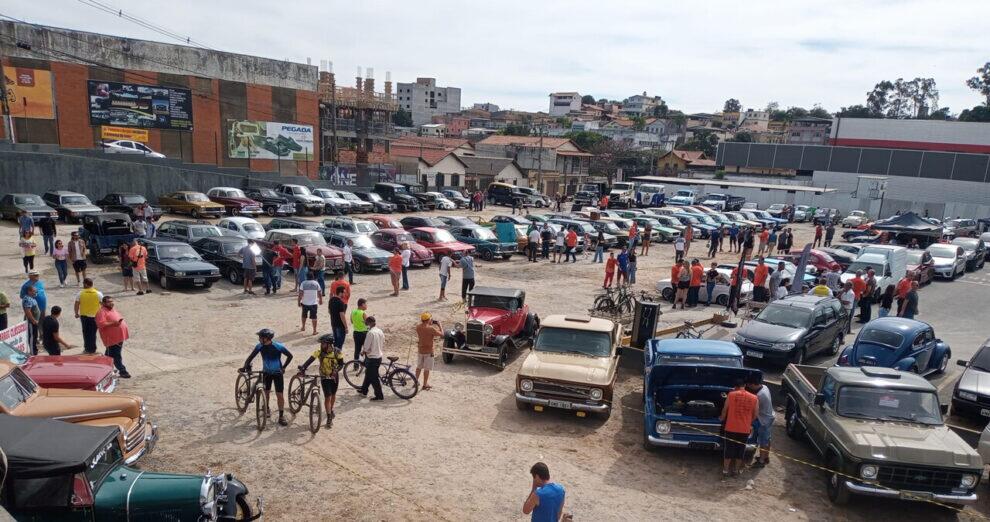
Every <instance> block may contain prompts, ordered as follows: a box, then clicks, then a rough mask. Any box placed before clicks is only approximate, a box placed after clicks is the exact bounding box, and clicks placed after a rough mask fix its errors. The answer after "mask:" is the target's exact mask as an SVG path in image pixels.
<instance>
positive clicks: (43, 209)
mask: <svg viewBox="0 0 990 522" xmlns="http://www.w3.org/2000/svg"><path fill="white" fill-rule="evenodd" d="M21 212H27V213H28V214H29V215H30V216H31V217H33V218H34V219H36V220H37V219H41V218H43V217H50V218H52V219H58V212H56V211H55V209H54V208H52V207H49V206H48V205H46V204H45V202H44V200H42V199H41V196H39V195H37V194H6V195H4V197H3V198H0V219H12V220H14V221H17V214H19V213H21Z"/></svg>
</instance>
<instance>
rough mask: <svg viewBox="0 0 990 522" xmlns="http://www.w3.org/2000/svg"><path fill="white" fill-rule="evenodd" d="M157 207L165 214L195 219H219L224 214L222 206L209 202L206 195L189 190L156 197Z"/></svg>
mask: <svg viewBox="0 0 990 522" xmlns="http://www.w3.org/2000/svg"><path fill="white" fill-rule="evenodd" d="M158 206H160V207H162V210H163V211H165V212H172V213H173V214H180V213H181V214H189V215H190V216H192V217H194V218H196V219H199V218H201V217H204V216H206V217H213V218H219V217H220V216H222V215H224V214H225V213H226V210H225V209H224V206H223V205H221V204H220V203H214V202H212V201H210V198H208V197H206V194H203V193H202V192H193V191H190V190H180V191H179V192H172V193H171V194H165V195H164V196H158Z"/></svg>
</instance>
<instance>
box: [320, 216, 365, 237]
mask: <svg viewBox="0 0 990 522" xmlns="http://www.w3.org/2000/svg"><path fill="white" fill-rule="evenodd" d="M323 226H324V227H326V228H329V229H330V230H332V231H334V232H346V233H350V234H361V235H367V234H371V233H374V232H375V231H376V230H378V225H376V224H375V223H374V222H373V221H369V220H367V219H358V218H352V217H342V216H341V217H332V218H326V219H324V220H323Z"/></svg>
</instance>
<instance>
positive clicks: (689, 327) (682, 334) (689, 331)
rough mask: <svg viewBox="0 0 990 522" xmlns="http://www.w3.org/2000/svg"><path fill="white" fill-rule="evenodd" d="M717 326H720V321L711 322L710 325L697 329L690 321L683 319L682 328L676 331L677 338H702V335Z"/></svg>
mask: <svg viewBox="0 0 990 522" xmlns="http://www.w3.org/2000/svg"><path fill="white" fill-rule="evenodd" d="M718 326H722V325H721V324H720V323H712V325H711V326H709V327H708V328H705V329H704V330H698V329H697V328H695V327H694V324H692V323H691V321H684V329H683V330H681V331H679V332H677V336H676V338H677V339H702V338H703V336H704V335H705V334H706V333H708V332H709V331H711V330H713V329H715V328H716V327H718Z"/></svg>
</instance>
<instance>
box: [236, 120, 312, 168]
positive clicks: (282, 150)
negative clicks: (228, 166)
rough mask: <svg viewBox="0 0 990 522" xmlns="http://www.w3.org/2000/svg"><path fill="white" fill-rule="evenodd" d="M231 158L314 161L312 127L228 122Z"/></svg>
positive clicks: (237, 121) (261, 122)
mask: <svg viewBox="0 0 990 522" xmlns="http://www.w3.org/2000/svg"><path fill="white" fill-rule="evenodd" d="M227 124H228V125H229V127H228V131H227V144H228V147H227V148H228V153H229V154H230V157H231V158H253V159H286V160H302V161H307V160H312V159H313V127H311V126H309V125H299V124H296V123H278V122H272V121H253V120H227Z"/></svg>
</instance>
